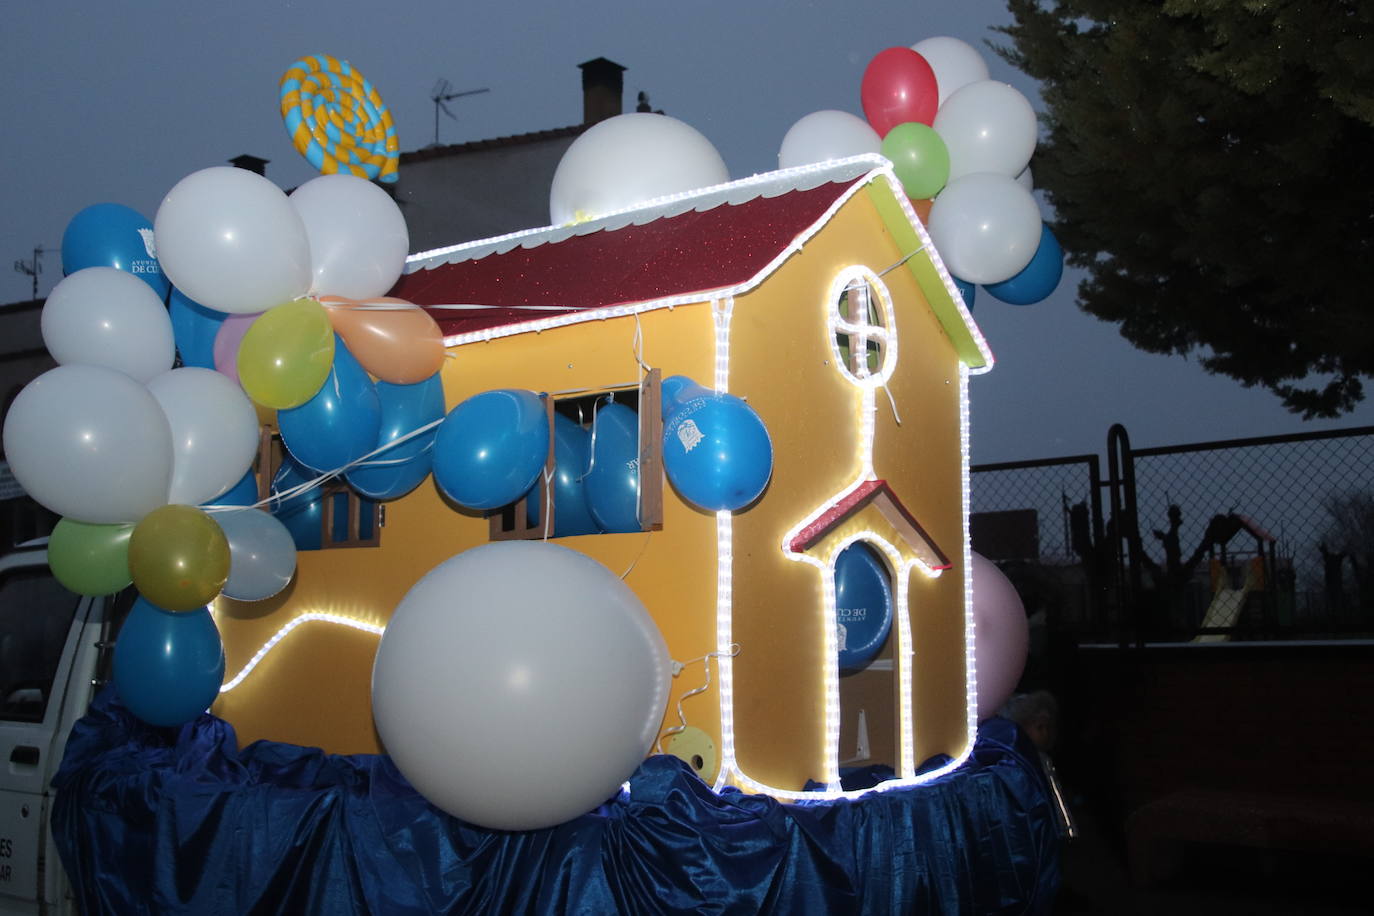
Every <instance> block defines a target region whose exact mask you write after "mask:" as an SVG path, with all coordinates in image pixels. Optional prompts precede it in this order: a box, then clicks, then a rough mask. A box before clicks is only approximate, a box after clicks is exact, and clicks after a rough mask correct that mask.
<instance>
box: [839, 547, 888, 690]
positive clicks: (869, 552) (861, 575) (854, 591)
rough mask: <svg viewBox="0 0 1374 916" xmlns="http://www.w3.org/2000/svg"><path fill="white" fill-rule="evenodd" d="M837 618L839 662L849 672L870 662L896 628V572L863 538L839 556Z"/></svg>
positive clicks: (842, 671)
mask: <svg viewBox="0 0 1374 916" xmlns="http://www.w3.org/2000/svg"><path fill="white" fill-rule="evenodd" d="M835 619H836V620H835V622H836V623H837V624H838V626H839V636H840V651H839V665H840V672H841V673H842V674H849V673H852V672H854V671H857V670H858V669H860V668H862V667H863V666H864V665H867V664H868V663H869V662H870V661H872V660H873V658H874V656H876V655H877V654H878V653H879V652H880V651H882V648H883V643H885V642H887V636H888V633H890V632H891V631H892V576H891V574H890V573H889V572H888V571H887V566H886V565H885V564H884V563H883V561H882V560H880V559H879V558H878V556H877V554H875V553H874V552H873V548H871V547H869V546H868V545H867V544H865V543H863V542H862V541H855V542H854V543H852V544H850V545H849V546H848V547H846V548H845V549H844V550H842V551H840V555H839V556H837V557H836V558H835Z"/></svg>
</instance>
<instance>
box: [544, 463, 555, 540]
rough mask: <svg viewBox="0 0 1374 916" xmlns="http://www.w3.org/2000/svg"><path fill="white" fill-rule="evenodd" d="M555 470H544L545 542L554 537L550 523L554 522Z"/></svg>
mask: <svg viewBox="0 0 1374 916" xmlns="http://www.w3.org/2000/svg"><path fill="white" fill-rule="evenodd" d="M553 476H554V475H553V468H548V467H546V468H544V540H546V541H547V540H548V539H549V538H550V537H551V536H552V531H551V528H550V524H549V523H550V522H552V521H553Z"/></svg>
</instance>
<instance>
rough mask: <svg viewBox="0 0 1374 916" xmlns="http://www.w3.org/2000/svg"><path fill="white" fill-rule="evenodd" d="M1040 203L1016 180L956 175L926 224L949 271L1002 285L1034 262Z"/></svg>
mask: <svg viewBox="0 0 1374 916" xmlns="http://www.w3.org/2000/svg"><path fill="white" fill-rule="evenodd" d="M1040 225H1041V223H1040V207H1039V205H1038V204H1036V202H1035V198H1034V197H1032V196H1031V195H1030V192H1029V191H1027V190H1026V189H1025V188H1023V187H1021V186H1020V185H1019V184H1017V183H1016V179H1014V178H1011V177H1009V176H1007V175H998V174H995V173H992V172H978V173H975V174H973V175H964V176H963V177H961V178H952V179H950V182H949V184H948V185H946V186H945V189H944V190H943V191H941V192H940V195H939V196H938V197H936V198H935V203H934V204H932V205H931V207H930V222H929V223H928V224H927V226H926V228H927V230H928V231H929V232H930V239H931V241H933V242H934V243H935V248H936V250H937V251H939V252H940V257H941V258H943V259H944V262H945V266H946V267H947V268H949V272H950V273H952V274H954V275H955V276H956V277H959V278H960V279H962V280H965V281H967V282H969V283H979V284H983V285H986V284H989V283H1001V282H1002V281H1003V280H1007V279H1009V278H1011V277H1014V276H1015V275H1016V274H1017V273H1019V272H1020V271H1021V270H1022V268H1024V267H1025V266H1026V265H1027V264H1029V263H1030V261H1031V258H1032V257H1033V256H1034V255H1035V249H1036V247H1037V246H1038V245H1039V244H1040Z"/></svg>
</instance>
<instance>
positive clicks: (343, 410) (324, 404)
mask: <svg viewBox="0 0 1374 916" xmlns="http://www.w3.org/2000/svg"><path fill="white" fill-rule="evenodd" d="M381 427H382V406H381V401H380V400H379V399H378V397H377V386H376V385H374V384H373V382H372V378H371V377H370V376H369V375H368V374H367V370H366V369H364V368H363V367H362V366H361V365H359V363H358V361H357V360H356V359H354V358H353V354H351V353H349V352H348V348H347V347H346V346H344V342H343V341H342V340H340V339H339V338H338V336H337V335H336V336H335V338H334V365H333V366H332V367H331V368H330V370H329V377H328V378H327V379H325V382H324V387H323V388H321V389H320V390H319V391H318V392H317V393H316V394H315V396H314V397H312V398H311V399H310V400H308V401H306V402H305V403H304V404H302V405H300V406H299V407H291V408H287V409H285V410H279V411H277V428H278V429H280V430H281V441H282V444H283V445H285V446H286V448H287V451H289V452H290V453H291V457H292V458H295V459H296V460H297V461H299V462H300V463H301V464H303V465H305V466H306V467H307V468H313V469H315V470H317V471H321V472H328V471H337V470H339V469H340V468H342V467H343V466H344V465H346V464H348V463H349V462H351V461H356V460H357V459H359V458H361V457H363V456H364V455H366V454H367V453H368V452H370V451H372V450H373V449H375V448H376V447H377V435H378V432H379V431H380V430H381Z"/></svg>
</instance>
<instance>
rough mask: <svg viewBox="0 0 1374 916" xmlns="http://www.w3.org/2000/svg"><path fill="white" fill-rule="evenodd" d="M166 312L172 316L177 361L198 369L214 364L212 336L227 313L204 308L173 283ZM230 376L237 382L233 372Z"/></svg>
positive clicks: (212, 366)
mask: <svg viewBox="0 0 1374 916" xmlns="http://www.w3.org/2000/svg"><path fill="white" fill-rule="evenodd" d="M167 312H168V314H169V315H170V316H171V319H172V339H173V340H175V341H176V346H177V353H179V354H180V355H181V364H182V365H183V366H195V367H197V368H200V369H216V368H218V367H217V366H216V365H215V337H216V335H217V334H218V333H219V328H220V325H221V324H223V323H224V319H225V318H226V317H227V316H226V315H225V314H224V312H217V311H215V310H214V309H207V308H206V307H205V306H203V305H201V304H200V303H199V302H195V301H193V300H192V299H190V298H188V297H187V295H186V294H185V293H183V292H182V291H181V290H179V289H177V288H176V287H172V294H171V296H170V298H168V300H167ZM231 378H233V380H234V381H235V382H237V381H238V374H237V372H236V373H235V374H234V375H233V376H231Z"/></svg>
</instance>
